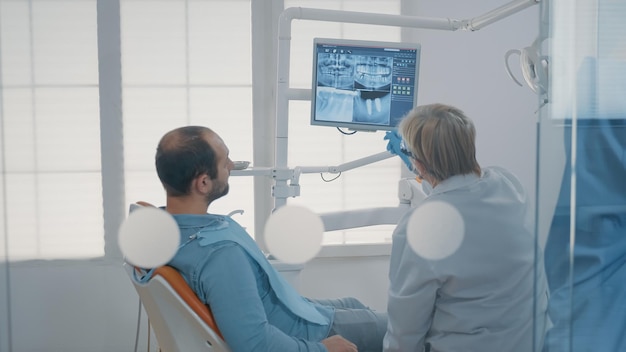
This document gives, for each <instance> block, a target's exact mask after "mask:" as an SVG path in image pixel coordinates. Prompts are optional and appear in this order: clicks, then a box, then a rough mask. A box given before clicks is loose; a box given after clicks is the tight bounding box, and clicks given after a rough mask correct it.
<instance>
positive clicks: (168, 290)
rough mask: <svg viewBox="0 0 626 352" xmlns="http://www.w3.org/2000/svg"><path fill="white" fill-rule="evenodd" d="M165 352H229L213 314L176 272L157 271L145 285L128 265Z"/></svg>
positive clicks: (169, 269)
mask: <svg viewBox="0 0 626 352" xmlns="http://www.w3.org/2000/svg"><path fill="white" fill-rule="evenodd" d="M125 266H126V269H127V272H128V274H129V275H130V278H131V281H132V282H133V285H134V286H135V289H136V290H137V293H138V294H139V297H140V299H141V302H142V304H143V306H144V309H145V310H146V313H147V315H148V318H149V319H150V324H151V325H152V328H153V329H154V334H155V336H156V339H157V341H158V343H159V347H160V348H161V350H162V351H163V352H196V351H198V352H199V351H211V352H230V349H229V348H228V346H227V345H226V342H225V341H224V339H223V337H222V334H221V333H220V331H219V329H218V327H217V325H216V324H215V320H214V319H213V314H212V313H211V310H210V308H209V307H208V306H206V305H205V304H203V303H202V302H201V301H200V300H199V299H198V297H197V296H196V294H195V293H194V292H193V291H192V290H191V288H190V287H189V285H187V282H186V281H185V279H183V277H182V276H181V275H180V273H178V271H176V269H174V268H172V267H169V266H162V267H159V268H157V269H156V270H155V271H154V273H153V276H152V278H151V279H150V280H148V281H147V282H146V283H140V282H138V281H137V280H136V279H135V276H134V274H133V271H134V270H135V268H134V267H133V266H132V265H129V264H125Z"/></svg>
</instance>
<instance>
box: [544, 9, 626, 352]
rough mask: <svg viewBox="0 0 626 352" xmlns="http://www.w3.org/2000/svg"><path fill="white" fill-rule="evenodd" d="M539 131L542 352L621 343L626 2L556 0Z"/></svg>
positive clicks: (622, 346) (625, 291) (625, 344)
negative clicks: (545, 311)
mask: <svg viewBox="0 0 626 352" xmlns="http://www.w3.org/2000/svg"><path fill="white" fill-rule="evenodd" d="M542 7H543V8H542V12H543V15H546V18H548V19H549V21H548V23H549V24H548V25H547V26H546V27H545V28H543V29H544V32H545V33H548V34H549V35H546V41H545V42H544V44H545V45H544V46H543V49H544V54H546V55H547V57H549V70H550V75H549V79H550V82H549V87H550V88H549V92H548V94H547V95H546V97H545V98H546V99H547V104H546V105H545V106H544V107H543V108H542V110H541V113H540V122H539V129H538V136H539V138H538V165H537V170H538V175H537V176H538V178H537V185H538V187H537V199H538V206H537V210H538V214H537V215H538V216H537V219H538V222H537V224H538V237H539V239H540V240H541V243H542V244H543V245H545V254H544V258H545V268H546V274H547V278H548V285H549V289H550V300H549V315H550V319H551V320H552V324H553V326H552V328H551V329H550V330H549V331H548V335H547V337H546V342H545V345H544V351H548V352H552V351H591V350H593V351H623V350H626V337H625V335H624V331H625V330H626V319H625V318H624V312H626V152H625V151H626V99H625V97H626V36H624V33H625V31H626V22H624V20H623V19H624V16H625V15H626V3H624V2H623V1H615V0H598V1H592V2H589V1H571V0H565V1H564V0H556V1H551V3H550V4H549V5H546V4H543V5H542Z"/></svg>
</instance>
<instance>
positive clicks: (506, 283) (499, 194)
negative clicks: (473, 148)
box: [384, 168, 547, 352]
mask: <svg viewBox="0 0 626 352" xmlns="http://www.w3.org/2000/svg"><path fill="white" fill-rule="evenodd" d="M433 201H442V202H446V203H448V204H449V205H452V206H453V207H455V208H456V210H458V211H459V213H460V215H461V217H462V219H463V221H464V225H465V231H464V236H463V240H462V242H461V244H460V246H459V248H458V250H456V251H455V252H454V253H453V254H451V255H450V256H448V257H446V258H443V259H438V260H432V259H430V260H429V259H426V258H424V257H422V256H420V255H418V254H416V252H414V251H413V250H412V249H411V247H410V246H409V244H408V243H407V223H408V221H409V218H410V216H411V214H413V212H415V211H416V210H417V209H419V208H420V207H423V206H424V205H425V204H426V203H428V202H433ZM527 219H529V216H528V206H527V198H526V195H525V192H524V190H523V187H522V186H521V184H520V182H519V181H518V180H517V179H516V178H515V176H513V175H512V174H511V173H509V172H507V171H506V170H504V169H501V168H485V169H483V174H482V176H481V177H478V176H476V175H474V174H468V175H458V176H454V177H451V178H449V179H447V180H445V181H443V182H442V183H440V184H439V185H437V186H436V187H434V188H433V190H432V192H431V193H430V194H429V195H428V196H427V197H426V199H425V200H424V201H423V202H422V203H420V204H419V205H418V206H417V207H416V209H414V210H413V211H411V212H409V213H407V214H406V215H405V216H404V217H403V218H402V219H401V220H400V222H399V223H398V226H397V228H396V230H395V231H394V233H393V247H392V252H391V263H390V271H389V279H390V288H389V301H388V307H387V311H388V313H389V324H388V329H387V334H386V336H385V340H384V351H385V352H392V351H402V352H414V351H420V352H421V351H424V350H426V348H425V346H426V344H430V351H433V352H435V351H445V352H452V351H480V352H489V351H494V352H495V351H497V352H502V351H507V352H514V351H520V352H530V351H533V348H537V346H533V329H536V331H537V333H538V334H537V337H538V338H537V340H536V342H535V343H536V344H538V345H540V344H541V343H542V342H543V336H544V333H545V319H546V318H545V317H546V313H545V312H546V305H547V297H546V295H547V292H546V285H545V276H544V272H543V264H542V261H541V257H542V256H541V253H540V252H538V253H536V252H535V241H534V237H533V233H534V232H533V231H532V229H531V227H530V226H529V225H530V224H529V221H528V220H527ZM432 236H437V233H433V234H432ZM536 256H537V257H536ZM536 260H537V263H538V265H537V266H535V261H536ZM535 269H538V270H537V271H535ZM535 275H537V277H538V285H537V286H536V287H535V285H534V282H535ZM535 289H536V290H537V292H534V291H535ZM534 297H538V299H537V301H536V303H537V306H536V310H535V312H536V313H535V315H536V319H535V318H534V317H533V303H534V302H533V301H534V299H533V298H534ZM534 322H537V324H536V325H537V326H535V324H534Z"/></svg>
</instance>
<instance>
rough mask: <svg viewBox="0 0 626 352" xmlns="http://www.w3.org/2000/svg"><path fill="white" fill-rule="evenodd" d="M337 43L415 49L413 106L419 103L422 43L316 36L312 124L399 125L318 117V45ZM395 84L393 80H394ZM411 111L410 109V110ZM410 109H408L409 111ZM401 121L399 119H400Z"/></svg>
mask: <svg viewBox="0 0 626 352" xmlns="http://www.w3.org/2000/svg"><path fill="white" fill-rule="evenodd" d="M320 44H322V45H326V44H327V45H337V46H353V47H377V48H389V49H404V50H415V53H416V54H415V60H416V62H415V79H414V80H413V84H412V88H413V102H412V104H413V105H412V108H414V107H415V106H416V105H417V95H418V87H419V71H420V63H421V62H420V61H421V44H419V43H412V42H390V41H374V40H355V39H338V38H314V39H313V63H312V77H311V82H312V84H311V114H310V115H311V116H310V124H311V125H312V126H326V127H338V128H345V129H348V130H351V131H369V132H375V131H389V130H393V129H395V128H396V127H397V124H396V125H392V124H388V125H381V124H369V123H364V122H348V121H327V120H318V119H316V116H315V114H316V100H317V88H318V81H317V67H318V52H317V47H318V45H320ZM392 84H393V82H392ZM409 111H410V110H409ZM409 111H406V112H405V114H406V113H408V112H409ZM398 121H399V120H398Z"/></svg>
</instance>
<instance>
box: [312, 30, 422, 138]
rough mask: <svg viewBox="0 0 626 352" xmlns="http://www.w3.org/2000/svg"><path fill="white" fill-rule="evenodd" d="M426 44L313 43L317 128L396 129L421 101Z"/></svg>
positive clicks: (321, 41)
mask: <svg viewBox="0 0 626 352" xmlns="http://www.w3.org/2000/svg"><path fill="white" fill-rule="evenodd" d="M420 49H421V46H420V44H417V43H392V42H377V41H363V40H346V39H322V38H315V39H314V40H313V89H312V100H311V125H321V126H333V127H343V128H347V129H350V130H356V131H377V130H391V129H394V128H395V127H396V126H397V125H398V123H399V122H400V120H401V119H402V117H404V115H405V114H406V113H407V112H409V111H410V110H411V109H412V108H413V107H414V106H415V104H416V102H417V88H418V80H419V66H420Z"/></svg>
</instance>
